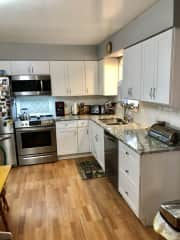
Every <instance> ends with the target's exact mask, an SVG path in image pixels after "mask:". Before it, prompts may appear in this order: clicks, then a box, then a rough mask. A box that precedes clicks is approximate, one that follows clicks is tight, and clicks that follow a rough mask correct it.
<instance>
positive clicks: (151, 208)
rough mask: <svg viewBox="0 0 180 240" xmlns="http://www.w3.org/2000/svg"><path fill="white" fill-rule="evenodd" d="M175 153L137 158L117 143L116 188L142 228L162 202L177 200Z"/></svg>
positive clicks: (179, 175) (179, 172)
mask: <svg viewBox="0 0 180 240" xmlns="http://www.w3.org/2000/svg"><path fill="white" fill-rule="evenodd" d="M179 169H180V161H179V151H174V152H173V151H169V152H159V153H149V154H148V153H146V154H142V155H139V154H138V153H136V152H135V151H133V150H132V149H131V148H129V147H128V146H127V145H125V144H123V143H122V142H119V184H118V189H119V192H120V193H121V195H122V197H123V198H124V200H125V201H126V202H127V204H128V205H129V207H130V208H131V209H132V211H133V212H134V213H135V215H136V216H137V217H138V218H139V219H140V220H141V222H142V223H143V224H144V225H152V224H153V219H154V217H155V215H156V213H157V211H158V210H159V207H160V205H161V204H162V203H163V202H167V201H172V200H174V199H179V198H180V189H179V182H180V170H179Z"/></svg>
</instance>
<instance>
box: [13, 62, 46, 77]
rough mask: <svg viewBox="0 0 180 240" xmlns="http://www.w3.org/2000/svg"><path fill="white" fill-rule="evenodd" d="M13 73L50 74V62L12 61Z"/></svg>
mask: <svg viewBox="0 0 180 240" xmlns="http://www.w3.org/2000/svg"><path fill="white" fill-rule="evenodd" d="M11 74H12V75H28V74H42V75H48V74H49V62H47V61H12V62H11Z"/></svg>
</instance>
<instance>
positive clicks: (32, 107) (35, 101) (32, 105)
mask: <svg viewBox="0 0 180 240" xmlns="http://www.w3.org/2000/svg"><path fill="white" fill-rule="evenodd" d="M22 108H27V109H28V113H31V114H37V113H39V114H41V113H48V114H53V113H54V99H53V98H52V97H51V96H37V97H36V96H28V97H27V96H26V97H17V98H16V109H17V115H19V114H20V113H21V112H22V111H21V109H22Z"/></svg>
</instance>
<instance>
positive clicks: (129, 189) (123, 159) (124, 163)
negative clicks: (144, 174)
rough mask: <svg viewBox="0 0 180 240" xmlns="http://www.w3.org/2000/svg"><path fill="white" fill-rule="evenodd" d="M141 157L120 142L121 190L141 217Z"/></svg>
mask: <svg viewBox="0 0 180 240" xmlns="http://www.w3.org/2000/svg"><path fill="white" fill-rule="evenodd" d="M139 166H140V157H139V155H138V154H136V153H135V152H134V151H132V150H131V149H130V148H129V147H127V146H126V145H124V144H123V143H121V142H119V192H120V193H121V195H122V196H123V197H124V199H125V200H126V201H127V203H128V205H129V206H130V208H132V210H133V211H134V213H135V214H136V216H137V217H139V182H140V173H139V172H140V167H139Z"/></svg>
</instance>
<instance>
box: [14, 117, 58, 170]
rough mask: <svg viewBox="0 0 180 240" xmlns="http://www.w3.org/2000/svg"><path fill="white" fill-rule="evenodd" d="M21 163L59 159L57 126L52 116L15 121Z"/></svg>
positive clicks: (27, 163)
mask: <svg viewBox="0 0 180 240" xmlns="http://www.w3.org/2000/svg"><path fill="white" fill-rule="evenodd" d="M15 129H16V141H17V151H18V160H19V165H31V164H39V163H47V162H54V161H56V160H57V146H56V128H55V122H54V120H53V119H52V118H51V117H39V118H37V117H34V118H31V119H30V120H27V121H20V120H17V121H15Z"/></svg>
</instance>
